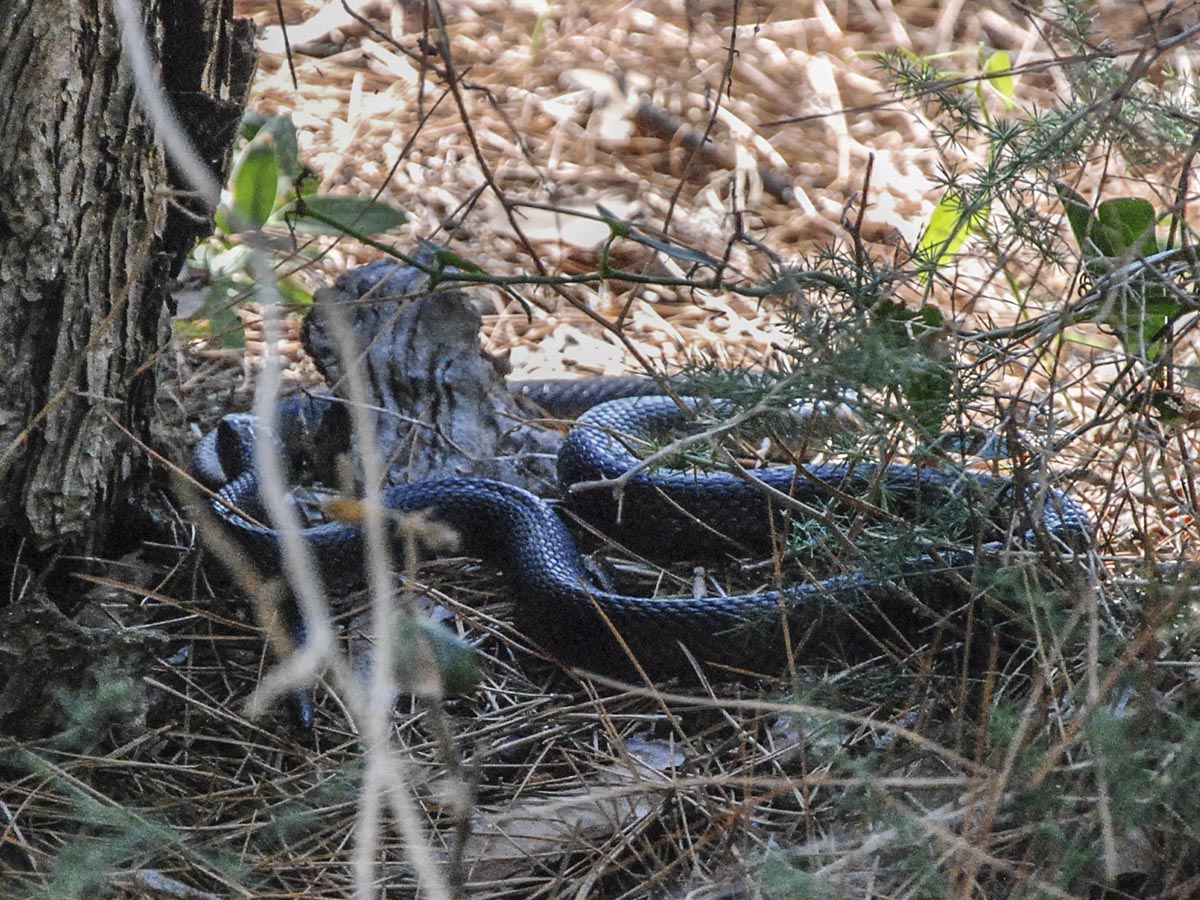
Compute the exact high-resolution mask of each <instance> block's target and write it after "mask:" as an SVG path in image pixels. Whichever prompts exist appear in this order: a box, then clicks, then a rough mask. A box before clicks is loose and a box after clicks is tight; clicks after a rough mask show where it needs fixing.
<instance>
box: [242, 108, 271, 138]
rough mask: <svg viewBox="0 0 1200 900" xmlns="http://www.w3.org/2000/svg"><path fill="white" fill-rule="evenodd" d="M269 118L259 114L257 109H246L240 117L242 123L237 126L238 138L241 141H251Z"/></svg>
mask: <svg viewBox="0 0 1200 900" xmlns="http://www.w3.org/2000/svg"><path fill="white" fill-rule="evenodd" d="M268 118H269V116H267V115H266V114H265V113H261V112H259V111H258V110H257V109H248V110H246V112H245V114H244V115H243V116H242V123H241V125H240V126H238V137H240V138H242V139H243V140H247V141H252V140H254V136H255V135H256V134H258V129H260V128H262V127H263V125H264V124H265V123H266V121H267V119H268Z"/></svg>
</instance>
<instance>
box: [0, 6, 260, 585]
mask: <svg viewBox="0 0 1200 900" xmlns="http://www.w3.org/2000/svg"><path fill="white" fill-rule="evenodd" d="M139 5H140V6H141V14H142V15H143V18H144V21H145V29H146V32H147V34H148V36H149V41H150V44H151V48H150V52H151V53H152V55H153V56H154V57H155V59H157V60H166V63H165V64H164V65H162V66H161V67H160V68H161V71H162V80H163V82H164V84H165V88H166V92H167V94H168V97H169V99H170V101H171V103H172V105H173V106H174V108H175V110H176V112H177V114H178V116H179V119H180V121H181V123H182V124H183V126H184V128H185V129H186V130H187V131H188V132H189V133H190V134H191V135H192V136H193V139H194V140H195V141H196V142H197V144H198V146H199V147H200V150H201V154H202V156H203V157H204V159H205V160H206V161H207V162H208V163H209V165H210V166H211V167H212V169H213V170H214V172H215V173H217V174H218V177H220V173H223V172H224V170H225V165H226V164H227V161H228V154H229V150H230V147H231V146H232V142H233V140H234V137H235V136H236V133H237V128H238V124H239V121H240V118H241V114H242V107H243V104H244V100H245V94H246V89H247V87H248V84H249V80H250V76H251V75H252V73H253V68H254V49H253V34H252V31H251V26H250V23H249V22H247V21H244V20H238V21H235V20H234V19H233V18H232V7H233V4H232V0H219V2H206V0H160V2H158V3H146V2H145V0H142V2H141V3H140V4H139ZM0 160H4V161H5V169H6V170H7V171H6V172H5V173H4V175H3V178H0V371H3V372H4V374H5V376H6V377H5V378H4V380H3V381H2V382H0V540H3V542H4V543H3V545H2V546H3V548H4V550H3V562H4V563H5V564H6V565H5V568H7V566H8V565H12V564H14V563H18V562H19V563H26V562H29V561H30V560H31V558H32V559H33V560H36V559H38V557H39V555H40V554H42V553H43V552H45V551H50V550H63V549H66V550H68V551H69V552H71V553H73V554H74V553H90V552H92V551H93V550H97V549H100V548H103V547H105V546H106V543H107V541H108V538H109V537H110V533H111V530H112V523H113V515H112V514H113V511H114V510H115V509H117V508H118V505H119V504H121V503H122V502H123V501H125V500H127V499H128V498H130V497H131V496H136V494H137V493H138V492H139V491H140V490H141V486H142V485H144V484H145V481H146V474H147V466H148V461H147V459H146V455H145V453H144V452H143V451H142V450H141V449H140V448H139V447H138V446H137V445H136V443H135V441H133V440H131V439H130V438H129V436H127V435H126V434H125V433H124V432H123V431H122V429H126V430H127V431H128V432H129V434H131V435H133V437H134V438H138V439H141V438H144V437H145V436H146V435H147V432H148V421H149V417H150V413H151V408H152V403H153V398H154V386H155V385H154V370H155V366H154V363H153V360H154V356H155V354H156V353H157V352H158V351H159V350H160V348H162V347H163V345H164V343H165V342H166V340H167V338H168V336H169V324H170V319H169V298H168V294H167V287H168V281H169V279H170V277H171V276H172V275H173V274H174V273H175V272H176V271H178V269H179V266H180V265H181V263H182V261H183V257H184V255H185V254H186V253H187V251H188V250H189V249H190V248H191V246H192V244H193V243H194V242H195V240H196V239H197V238H198V237H200V236H201V235H203V234H205V233H207V232H208V231H209V230H210V229H211V225H210V222H209V219H208V216H207V215H206V214H205V213H204V212H203V211H201V209H200V207H198V206H197V205H196V204H195V203H194V202H193V201H192V200H191V198H189V197H188V196H187V194H186V187H185V186H183V185H182V184H181V183H180V181H179V179H178V178H177V177H176V176H175V174H174V172H173V171H172V170H171V167H170V166H169V165H168V163H167V160H166V158H165V156H164V154H163V151H162V150H161V148H160V145H159V144H158V143H157V141H156V139H155V134H154V129H153V127H152V126H151V123H150V122H149V121H148V120H147V118H146V115H145V113H144V112H143V109H142V107H141V106H139V105H138V103H137V102H136V98H135V89H134V83H133V78H132V74H131V72H130V69H129V66H128V64H127V63H126V61H125V60H123V59H122V50H121V41H120V33H119V30H118V25H117V19H116V15H115V13H114V11H113V8H112V0H83V2H79V0H49V2H47V0H0Z"/></svg>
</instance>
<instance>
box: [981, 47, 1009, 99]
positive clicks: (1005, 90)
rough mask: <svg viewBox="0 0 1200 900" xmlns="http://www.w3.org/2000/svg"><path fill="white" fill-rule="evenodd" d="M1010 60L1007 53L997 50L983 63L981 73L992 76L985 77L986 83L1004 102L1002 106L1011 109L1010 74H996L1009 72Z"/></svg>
mask: <svg viewBox="0 0 1200 900" xmlns="http://www.w3.org/2000/svg"><path fill="white" fill-rule="evenodd" d="M1011 71H1012V61H1011V60H1009V58H1008V54H1007V53H1005V52H1004V51H1003V50H997V51H996V52H995V53H993V54H992V55H991V56H989V57H988V58H987V60H986V61H985V62H984V64H983V74H984V75H991V76H993V77H991V78H988V79H987V85H988V87H990V88H991V89H992V90H993V91H995V92H996V93H997V94H998V95H999V96H1000V99H1001V101H1003V103H1004V108H1005V109H1007V110H1011V109H1012V108H1013V80H1012V76H1011V75H1007V74H1005V75H1000V74H996V73H999V72H1011Z"/></svg>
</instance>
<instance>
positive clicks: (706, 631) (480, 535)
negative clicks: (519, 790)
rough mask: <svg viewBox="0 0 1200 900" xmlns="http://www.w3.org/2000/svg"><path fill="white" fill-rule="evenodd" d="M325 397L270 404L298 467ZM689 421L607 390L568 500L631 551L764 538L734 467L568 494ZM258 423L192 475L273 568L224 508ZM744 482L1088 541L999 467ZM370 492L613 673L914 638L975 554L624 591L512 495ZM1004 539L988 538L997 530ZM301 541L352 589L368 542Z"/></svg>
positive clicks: (533, 628)
mask: <svg viewBox="0 0 1200 900" xmlns="http://www.w3.org/2000/svg"><path fill="white" fill-rule="evenodd" d="M687 402H688V403H690V404H693V405H694V403H695V401H687ZM331 408H333V404H332V403H331V402H330V401H315V400H312V399H302V400H300V401H291V402H287V403H285V404H283V405H282V406H281V412H280V419H279V423H278V427H277V428H276V429H275V435H276V437H275V439H276V440H277V441H278V443H279V445H280V448H281V450H282V451H283V454H284V458H285V460H286V461H288V462H291V463H293V465H297V466H298V465H299V462H298V461H297V460H296V458H295V457H297V456H298V455H299V452H298V450H297V448H296V446H295V445H296V444H298V443H299V441H297V440H295V439H294V438H295V436H296V435H299V434H301V433H303V432H307V431H311V430H312V429H313V428H319V426H320V425H321V420H322V418H323V417H324V416H325V415H326V414H327V413H328V411H329V410H330V409H331ZM685 419H686V417H685V415H684V414H683V413H682V412H681V410H680V409H679V407H678V406H677V405H676V404H675V403H674V402H673V401H671V400H670V399H669V398H665V397H635V398H632V399H622V400H616V401H610V402H607V403H603V404H601V405H599V406H597V407H595V408H593V409H591V410H590V411H588V412H586V413H585V414H584V415H583V416H582V417H580V419H579V420H578V423H577V425H576V426H575V427H574V428H573V429H572V431H571V433H570V435H569V436H568V438H567V440H566V442H565V444H564V445H563V448H562V451H561V453H560V455H559V462H558V471H559V480H560V482H561V486H562V488H563V491H564V493H565V494H566V495H567V497H568V500H567V501H566V504H567V506H568V507H569V508H570V509H572V510H573V511H575V512H578V513H580V514H581V515H582V516H584V517H586V518H587V519H588V520H590V521H593V522H595V523H597V524H598V526H599V528H600V530H602V531H605V532H607V533H615V534H616V535H617V536H618V537H619V538H620V539H621V540H622V541H624V542H626V543H628V544H630V545H633V546H634V548H635V549H637V547H638V546H650V547H651V548H653V549H656V550H660V551H661V550H664V549H666V550H669V551H674V553H675V556H676V557H677V558H682V557H685V556H686V555H687V553H689V552H691V553H693V554H694V553H696V552H698V551H697V550H696V548H697V547H701V548H703V547H706V546H708V547H711V545H712V544H713V542H714V531H719V532H721V533H722V534H723V535H725V536H726V537H727V538H730V539H732V540H733V542H734V543H735V544H738V545H741V546H743V547H748V548H754V549H759V548H762V547H763V546H764V544H769V543H770V541H769V538H770V536H771V534H772V532H773V531H774V532H776V533H778V532H779V529H780V527H781V526H782V525H784V524H785V523H784V522H783V520H782V519H780V518H779V515H780V508H779V505H778V504H777V503H776V502H772V501H771V500H769V499H768V497H767V494H766V493H764V491H763V490H762V489H761V487H759V486H755V485H753V484H750V483H747V481H746V480H744V479H743V478H740V477H738V476H736V475H734V474H730V473H726V472H719V471H718V472H708V473H703V474H697V473H696V472H693V471H689V470H683V469H680V470H675V469H656V470H653V471H639V472H637V473H636V474H634V475H633V476H632V477H630V478H628V479H627V482H626V483H625V484H624V486H623V488H622V490H621V491H620V492H619V496H615V495H614V492H613V491H612V490H609V489H600V490H586V491H580V492H577V493H571V487H572V485H576V484H578V483H579V482H581V481H587V480H593V479H597V478H617V477H619V476H622V475H624V474H625V473H626V472H627V471H629V469H630V468H631V467H633V466H636V465H637V458H636V457H635V456H634V454H633V453H631V452H630V451H629V450H628V449H627V448H626V444H627V443H628V442H629V440H630V439H631V438H634V439H636V438H638V437H645V436H648V435H658V434H661V433H662V432H663V431H665V430H671V429H674V430H676V431H678V429H679V428H680V427H681V425H684V424H685ZM255 433H256V428H255V427H254V424H253V420H252V419H251V418H250V417H249V416H246V415H231V416H226V417H225V418H224V419H223V420H222V421H221V423H220V425H219V427H218V428H217V429H216V430H215V431H213V432H211V433H210V434H209V435H208V436H207V437H206V438H205V439H204V441H203V442H202V443H201V445H200V447H199V448H198V450H197V452H196V454H195V458H194V472H195V474H196V477H197V479H198V480H199V481H200V482H201V483H203V484H205V485H206V486H208V487H210V488H211V489H213V490H214V492H215V495H216V497H217V499H215V500H213V501H212V503H211V506H212V509H213V511H214V513H215V514H216V515H217V516H218V517H219V518H220V520H221V521H222V522H223V523H224V524H225V525H226V526H228V528H229V529H230V530H231V531H232V533H233V534H234V535H236V537H237V538H238V539H239V540H240V541H241V542H242V544H243V545H244V546H245V547H246V548H247V550H248V551H249V553H250V555H251V558H253V559H254V560H256V561H258V562H260V563H262V564H263V565H265V566H267V567H269V568H277V567H278V566H279V555H280V549H279V542H278V540H277V535H276V533H275V532H274V531H273V530H272V529H270V528H267V527H263V526H260V525H257V524H254V523H253V522H251V521H250V520H249V519H248V518H246V517H245V516H243V515H240V514H239V513H238V512H237V510H243V511H245V512H246V513H247V515H253V516H256V517H261V513H260V511H261V508H262V507H261V504H260V502H259V497H258V479H257V476H256V473H255V470H254V465H253V456H254V454H253V442H254V440H255ZM753 475H754V477H755V478H757V479H759V480H760V481H762V482H764V483H765V484H766V485H768V486H770V487H772V488H774V489H776V490H778V491H781V492H782V493H783V494H786V495H788V496H790V497H792V498H794V499H796V500H798V501H801V502H802V503H807V504H820V505H825V504H826V503H827V502H828V501H829V500H830V499H831V498H834V497H837V496H840V497H841V498H842V499H843V500H845V498H846V495H849V496H850V497H853V498H868V499H869V500H870V501H871V503H873V504H879V505H882V506H884V507H886V509H887V511H888V512H889V513H891V514H893V515H897V516H901V517H903V518H906V519H911V518H914V517H921V516H923V517H924V518H925V519H926V520H928V519H929V517H930V515H931V514H932V515H933V516H934V517H936V518H939V519H945V520H949V519H961V520H962V522H963V523H964V524H963V528H961V529H960V537H963V538H966V539H967V540H969V539H970V538H971V537H972V536H977V535H978V534H980V533H981V531H980V529H981V528H985V527H992V528H993V529H997V528H1003V527H1004V526H1003V525H997V524H996V523H1001V522H1008V523H1011V522H1012V521H1021V520H1022V517H1023V520H1024V524H1023V525H1022V527H1020V528H1018V529H1017V538H1018V540H1019V541H1020V542H1022V543H1025V544H1026V545H1031V544H1032V545H1035V546H1041V547H1045V546H1046V545H1047V543H1048V542H1049V543H1058V542H1061V543H1062V544H1065V545H1067V546H1069V547H1073V548H1076V549H1078V548H1080V547H1082V546H1086V544H1087V543H1088V542H1089V541H1090V540H1091V534H1092V525H1091V523H1090V521H1089V519H1088V517H1087V515H1086V513H1085V512H1084V510H1083V509H1082V507H1081V506H1080V505H1079V504H1078V502H1077V501H1075V500H1074V499H1072V498H1071V497H1069V496H1068V495H1066V494H1064V493H1062V492H1059V491H1056V490H1051V489H1042V488H1039V487H1038V486H1036V485H1025V486H1023V487H1020V488H1019V487H1018V486H1017V484H1016V483H1014V482H1013V481H1011V480H1009V479H1006V478H1000V477H993V476H981V475H969V474H963V473H954V472H943V471H939V470H933V469H929V468H918V467H910V466H901V465H886V466H877V465H853V466H838V465H828V464H825V465H815V466H809V467H806V468H803V469H802V470H801V471H797V470H796V469H794V468H792V467H773V468H766V469H759V470H754V472H753ZM384 503H385V504H386V506H387V507H388V508H389V509H390V510H394V511H396V512H401V513H411V512H418V511H422V510H433V511H434V512H435V514H436V517H437V518H438V519H439V520H441V521H443V522H445V523H446V524H448V525H450V526H452V527H453V528H454V529H455V530H456V531H457V532H458V534H459V535H460V538H461V540H462V542H463V548H464V549H465V551H466V552H467V553H468V554H470V555H473V556H476V557H479V558H482V559H484V560H487V561H489V562H492V563H494V564H496V565H497V566H498V567H499V568H501V569H503V570H504V571H505V572H506V573H507V575H508V576H509V578H510V580H511V585H512V598H513V603H514V619H515V624H516V625H517V626H518V628H519V629H520V630H521V631H522V632H523V633H524V634H526V635H527V636H529V637H530V638H532V639H533V640H535V641H536V642H537V643H538V644H540V645H542V646H543V647H544V648H546V649H547V650H549V651H550V652H552V653H553V654H555V655H556V656H558V657H559V658H561V659H562V660H564V661H566V662H568V663H572V664H576V665H580V666H583V667H585V668H590V669H595V670H599V671H608V672H618V673H626V674H627V673H629V672H631V671H634V670H635V669H634V668H633V666H631V662H633V661H636V665H637V666H638V667H640V668H641V669H642V670H643V671H645V672H646V673H648V674H650V675H651V676H661V675H675V674H685V675H686V674H688V673H690V672H693V671H694V670H695V665H696V663H700V664H706V665H716V666H724V667H730V668H733V669H737V670H742V671H747V670H749V671H755V672H770V671H772V670H774V671H778V670H779V669H781V668H782V666H783V664H784V663H785V662H786V661H787V659H788V656H789V653H791V654H793V655H794V657H795V658H799V659H800V660H803V659H805V658H807V657H808V656H809V655H811V653H810V651H809V649H808V647H809V642H810V640H811V641H812V642H813V643H819V644H820V645H822V646H825V647H828V646H829V645H830V644H833V645H847V644H850V645H861V643H862V639H863V635H864V633H865V632H866V628H865V623H870V624H871V627H873V628H880V627H882V628H883V629H885V630H886V629H895V630H897V631H899V632H902V633H908V634H911V633H913V632H914V631H916V630H918V629H919V628H920V627H922V626H925V625H928V624H929V623H930V622H934V621H937V620H938V618H939V616H941V615H943V614H944V613H945V612H946V611H947V610H948V609H949V608H951V607H953V606H955V605H957V604H959V603H961V602H962V599H963V596H964V593H963V589H962V588H963V585H964V584H965V583H966V582H965V581H964V580H963V577H962V576H963V575H964V574H966V575H967V576H968V580H969V574H970V569H971V567H972V566H973V565H974V563H975V561H976V554H975V552H974V551H972V550H967V549H962V548H961V546H957V545H955V544H954V543H943V544H942V545H941V546H942V547H943V548H944V549H941V550H937V549H929V548H928V547H921V548H918V547H916V546H913V547H911V548H902V552H900V553H898V554H897V555H896V558H897V559H899V560H901V562H899V563H898V564H894V565H893V566H892V567H891V569H890V572H888V571H887V570H886V569H884V567H879V568H880V569H884V571H882V572H881V571H878V570H877V571H866V570H855V571H848V572H846V573H845V574H842V575H838V576H836V577H832V578H827V579H825V580H821V581H817V580H813V581H807V582H804V583H801V584H795V585H792V586H789V587H786V588H783V589H779V590H775V589H764V590H761V591H758V592H755V593H751V594H746V595H742V596H732V597H731V596H710V597H704V598H701V599H690V598H648V597H634V596H625V595H623V594H619V593H614V592H611V591H609V590H606V589H605V588H603V587H602V586H601V585H600V584H599V583H598V581H597V579H596V578H595V577H594V576H593V574H592V573H591V571H590V570H589V568H588V567H587V566H586V565H585V564H584V561H583V559H582V557H581V555H580V551H579V549H578V548H577V545H576V541H575V539H574V538H573V537H572V534H571V532H570V531H569V530H568V528H567V527H566V526H565V525H564V523H563V521H562V519H560V517H559V515H558V513H557V512H556V511H555V509H554V508H552V506H551V505H550V504H549V503H548V502H547V501H545V500H542V499H540V498H539V497H537V496H534V495H533V494H531V493H529V492H527V491H525V490H523V489H521V488H517V487H514V486H511V485H508V484H504V483H500V482H496V481H489V480H486V479H480V478H447V479H440V480H431V481H424V482H419V483H414V484H404V485H399V486H396V487H392V488H389V489H388V490H386V492H385V493H384ZM772 516H774V517H775V518H774V519H772V518H771V517H772ZM988 522H991V523H992V525H991V526H988V525H987V524H986V523H988ZM981 523H982V524H981ZM1003 534H1004V533H1003V532H1002V531H996V532H995V536H996V537H997V538H998V539H999V538H1002V537H1003ZM303 536H304V538H305V540H306V541H307V543H308V544H309V546H310V547H311V548H312V550H313V551H314V557H315V560H316V562H317V565H318V567H319V569H320V573H321V575H322V577H323V578H324V580H325V582H326V584H327V585H330V586H336V587H344V586H348V585H352V584H357V583H361V582H362V580H363V573H364V572H365V567H364V560H363V554H364V549H363V541H362V538H361V535H360V533H359V531H358V529H357V528H355V527H353V526H350V525H345V524H340V523H332V524H324V525H318V526H315V527H311V528H308V529H306V530H305V531H304V535H303ZM764 539H768V540H764ZM976 540H977V541H978V540H979V539H978V537H976ZM785 626H786V627H785ZM785 633H786V634H787V635H788V637H787V639H786V640H785V638H784V635H785ZM789 648H790V650H789Z"/></svg>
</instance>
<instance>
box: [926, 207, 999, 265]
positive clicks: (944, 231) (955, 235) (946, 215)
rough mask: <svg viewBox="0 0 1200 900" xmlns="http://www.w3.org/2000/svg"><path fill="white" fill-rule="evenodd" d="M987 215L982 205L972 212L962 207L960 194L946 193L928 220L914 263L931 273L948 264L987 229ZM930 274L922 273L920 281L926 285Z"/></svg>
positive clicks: (987, 210)
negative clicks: (965, 245) (963, 247)
mask: <svg viewBox="0 0 1200 900" xmlns="http://www.w3.org/2000/svg"><path fill="white" fill-rule="evenodd" d="M989 211H990V207H989V206H988V205H987V204H985V205H984V206H982V207H981V208H980V209H977V210H975V211H974V212H971V211H969V210H967V208H966V206H965V205H964V203H963V198H962V194H961V193H959V192H958V191H953V190H951V191H947V192H946V194H945V196H943V197H942V199H941V201H940V202H939V203H938V205H937V208H936V209H935V210H934V211H933V215H932V216H930V217H929V225H928V226H927V227H926V229H925V233H924V234H923V235H922V236H921V242H920V243H919V244H918V245H917V254H916V255H917V260H918V261H919V262H921V263H924V264H925V265H927V266H929V267H930V269H937V268H940V267H941V266H942V265H943V264H945V263H948V262H950V260H951V259H953V258H954V255H955V254H956V253H958V251H959V250H961V249H962V246H963V244H965V243H966V241H967V238H969V237H970V236H971V235H972V234H975V233H976V232H978V231H980V230H982V229H983V227H984V226H985V225H987V220H988V213H989ZM930 274H931V273H930V272H929V271H926V272H925V273H923V274H922V276H921V277H922V280H923V281H925V282H926V283H928V281H929V278H930Z"/></svg>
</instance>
